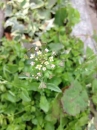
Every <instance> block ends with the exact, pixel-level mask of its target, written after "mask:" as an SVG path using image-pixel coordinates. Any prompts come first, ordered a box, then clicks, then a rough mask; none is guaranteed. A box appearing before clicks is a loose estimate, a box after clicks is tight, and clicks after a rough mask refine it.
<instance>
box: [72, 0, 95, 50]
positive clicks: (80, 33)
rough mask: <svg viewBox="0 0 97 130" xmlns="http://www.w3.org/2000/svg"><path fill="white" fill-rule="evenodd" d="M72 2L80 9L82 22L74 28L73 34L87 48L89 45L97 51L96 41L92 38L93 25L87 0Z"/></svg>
mask: <svg viewBox="0 0 97 130" xmlns="http://www.w3.org/2000/svg"><path fill="white" fill-rule="evenodd" d="M71 2H72V4H73V6H74V8H76V9H78V11H79V12H80V16H81V20H80V22H79V23H78V24H77V25H75V27H74V28H73V31H72V35H74V36H76V37H79V38H80V39H81V40H82V41H83V42H84V44H85V49H86V47H87V46H89V47H90V48H92V49H93V50H94V51H95V52H97V51H96V47H95V46H96V45H95V41H94V40H93V39H92V35H93V27H92V24H91V20H90V17H89V14H88V11H87V8H86V6H87V5H86V2H85V0H71Z"/></svg>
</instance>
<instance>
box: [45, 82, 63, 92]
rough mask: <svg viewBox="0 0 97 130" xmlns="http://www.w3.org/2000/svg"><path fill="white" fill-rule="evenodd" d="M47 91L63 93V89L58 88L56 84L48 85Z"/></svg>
mask: <svg viewBox="0 0 97 130" xmlns="http://www.w3.org/2000/svg"><path fill="white" fill-rule="evenodd" d="M47 89H50V90H51V91H55V92H59V93H61V92H62V91H61V89H60V88H59V87H58V86H56V85H55V84H52V83H47Z"/></svg>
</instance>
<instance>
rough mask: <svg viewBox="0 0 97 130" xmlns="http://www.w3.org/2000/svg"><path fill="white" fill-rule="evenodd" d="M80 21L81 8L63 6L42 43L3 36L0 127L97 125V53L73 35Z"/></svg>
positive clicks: (37, 129)
mask: <svg viewBox="0 0 97 130" xmlns="http://www.w3.org/2000/svg"><path fill="white" fill-rule="evenodd" d="M62 14H64V15H62ZM74 16H75V17H74ZM64 20H65V22H64ZM66 21H67V23H66ZM78 21H79V13H78V11H77V10H76V9H74V8H72V7H71V6H70V5H69V6H66V7H60V8H59V9H57V10H56V12H55V19H54V22H53V26H52V27H50V29H49V30H47V31H44V32H42V34H41V35H39V37H38V38H39V39H38V40H39V41H40V43H41V46H37V44H33V45H32V47H31V48H30V49H26V48H24V46H23V44H22V42H21V39H19V40H16V39H15V40H14V39H13V40H11V41H9V40H8V39H6V38H3V39H2V41H1V42H2V45H1V47H0V130H85V129H88V130H92V128H93V129H96V125H95V120H96V118H97V116H96V115H97V114H96V107H97V101H96V97H97V86H96V84H97V81H96V71H97V57H96V55H95V54H94V52H93V51H92V50H91V49H90V48H88V47H87V49H86V50H84V43H83V42H82V41H81V40H80V39H78V38H75V37H74V36H71V31H72V27H73V26H74V25H75V24H76V23H77V22H78ZM64 24H65V25H64ZM93 117H94V118H93ZM91 119H92V120H91Z"/></svg>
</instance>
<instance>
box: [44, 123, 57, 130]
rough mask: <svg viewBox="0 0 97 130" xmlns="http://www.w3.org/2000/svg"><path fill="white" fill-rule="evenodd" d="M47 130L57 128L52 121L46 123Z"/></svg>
mask: <svg viewBox="0 0 97 130" xmlns="http://www.w3.org/2000/svg"><path fill="white" fill-rule="evenodd" d="M45 130H55V128H54V125H53V124H52V123H50V122H47V123H46V124H45Z"/></svg>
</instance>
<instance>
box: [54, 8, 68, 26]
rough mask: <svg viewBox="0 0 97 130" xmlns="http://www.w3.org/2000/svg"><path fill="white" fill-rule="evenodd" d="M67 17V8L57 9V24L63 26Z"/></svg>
mask: <svg viewBox="0 0 97 130" xmlns="http://www.w3.org/2000/svg"><path fill="white" fill-rule="evenodd" d="M66 18H67V11H66V8H60V9H59V10H57V12H56V14H55V24H57V25H59V26H62V25H64V21H65V19H66Z"/></svg>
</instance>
